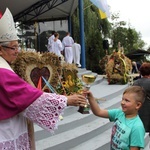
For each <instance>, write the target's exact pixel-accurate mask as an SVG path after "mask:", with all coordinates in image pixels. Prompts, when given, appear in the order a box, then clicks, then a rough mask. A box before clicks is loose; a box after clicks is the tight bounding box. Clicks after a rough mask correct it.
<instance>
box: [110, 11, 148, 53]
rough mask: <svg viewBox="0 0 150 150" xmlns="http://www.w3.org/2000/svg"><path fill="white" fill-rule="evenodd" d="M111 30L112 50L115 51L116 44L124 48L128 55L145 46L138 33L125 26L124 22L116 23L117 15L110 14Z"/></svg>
mask: <svg viewBox="0 0 150 150" xmlns="http://www.w3.org/2000/svg"><path fill="white" fill-rule="evenodd" d="M111 19H112V30H111V36H110V37H111V39H112V41H113V47H112V49H117V46H118V42H120V43H121V46H123V48H124V52H125V53H128V52H130V51H132V50H137V49H140V48H143V47H144V46H145V43H144V41H143V40H142V39H141V33H138V32H137V31H136V30H135V29H134V28H131V27H130V26H129V27H127V26H126V22H125V21H118V19H119V13H116V14H112V16H111Z"/></svg>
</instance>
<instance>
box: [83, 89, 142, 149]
mask: <svg viewBox="0 0 150 150" xmlns="http://www.w3.org/2000/svg"><path fill="white" fill-rule="evenodd" d="M85 93H86V94H87V97H88V100H89V103H90V107H91V110H92V112H93V113H94V114H95V115H96V116H99V117H103V118H109V119H110V121H112V122H114V125H113V127H112V135H111V146H110V147H111V148H110V149H111V150H140V149H141V148H144V135H145V130H144V126H143V123H142V121H141V119H140V118H139V116H138V110H139V109H140V107H141V106H142V104H143V102H144V99H145V91H144V89H143V88H141V87H140V86H132V87H129V88H127V89H126V90H125V91H124V93H123V97H122V101H121V107H122V110H120V109H112V110H106V109H101V108H100V107H99V105H98V104H97V102H96V101H95V99H94V97H93V95H92V93H91V92H90V91H86V92H85Z"/></svg>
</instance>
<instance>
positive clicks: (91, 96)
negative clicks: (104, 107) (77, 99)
mask: <svg viewBox="0 0 150 150" xmlns="http://www.w3.org/2000/svg"><path fill="white" fill-rule="evenodd" d="M83 94H84V95H86V98H87V99H88V100H89V101H90V100H93V99H94V96H93V94H92V92H91V91H83Z"/></svg>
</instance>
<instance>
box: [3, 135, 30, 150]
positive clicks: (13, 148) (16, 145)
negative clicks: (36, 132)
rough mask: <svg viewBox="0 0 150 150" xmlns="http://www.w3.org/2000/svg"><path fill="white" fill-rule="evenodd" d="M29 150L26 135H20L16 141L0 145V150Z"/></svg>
mask: <svg viewBox="0 0 150 150" xmlns="http://www.w3.org/2000/svg"><path fill="white" fill-rule="evenodd" d="M6 149H8V150H21V149H22V150H30V146H29V138H28V133H24V134H22V135H20V136H19V137H18V138H17V139H16V140H9V141H6V142H1V143H0V150H6Z"/></svg>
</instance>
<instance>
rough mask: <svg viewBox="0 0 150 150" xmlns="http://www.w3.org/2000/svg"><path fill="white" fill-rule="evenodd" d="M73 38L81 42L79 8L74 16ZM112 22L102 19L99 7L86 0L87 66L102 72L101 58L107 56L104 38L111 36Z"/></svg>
mask: <svg viewBox="0 0 150 150" xmlns="http://www.w3.org/2000/svg"><path fill="white" fill-rule="evenodd" d="M72 20H73V23H72V24H73V26H72V29H73V38H74V39H75V40H77V41H78V42H79V43H80V38H79V33H80V31H79V10H78V9H77V10H76V12H75V13H74V15H73V17H72ZM109 29H110V24H109V22H108V20H107V19H103V20H102V19H101V18H100V14H99V11H98V8H97V7H96V6H94V5H91V2H90V1H89V0H84V33H85V50H86V52H85V53H86V68H87V69H90V70H92V71H94V72H97V73H101V72H102V71H101V69H100V67H99V60H100V59H102V58H103V57H104V56H105V51H104V50H103V38H105V37H107V36H109ZM102 37H103V38H102Z"/></svg>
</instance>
